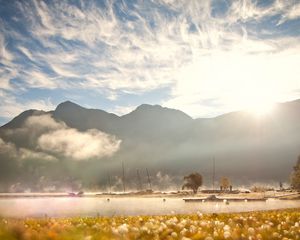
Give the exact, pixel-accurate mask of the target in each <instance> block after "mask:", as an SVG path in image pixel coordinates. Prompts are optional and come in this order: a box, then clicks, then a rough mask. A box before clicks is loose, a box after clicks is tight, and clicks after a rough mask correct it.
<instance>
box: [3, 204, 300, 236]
mask: <svg viewBox="0 0 300 240" xmlns="http://www.w3.org/2000/svg"><path fill="white" fill-rule="evenodd" d="M0 239H5V240H6V239H7V240H14V239H17V240H34V239H36V240H38V239H47V240H55V239H56V240H60V239H62V240H71V239H80V240H96V239H170V240H171V239H182V240H188V239H194V240H196V239H198V240H201V239H204V240H221V239H228V240H230V239H240V240H244V239H245V240H246V239H247V240H256V239H257V240H259V239H274V240H275V239H282V240H288V239H290V240H297V239H300V208H297V209H286V210H275V211H256V212H244V213H221V214H215V213H213V214H202V213H200V212H197V213H195V214H190V215H164V216H114V217H78V218H77V217H75V218H46V217H45V218H28V219H27V218H26V219H13V218H0Z"/></svg>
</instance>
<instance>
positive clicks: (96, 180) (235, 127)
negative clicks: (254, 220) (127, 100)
mask: <svg viewBox="0 0 300 240" xmlns="http://www.w3.org/2000/svg"><path fill="white" fill-rule="evenodd" d="M299 119H300V100H295V101H291V102H286V103H279V104H276V107H275V108H274V110H273V112H272V113H270V114H268V115H265V116H261V117H257V116H254V115H253V114H251V113H250V112H248V111H237V112H231V113H228V114H224V115H221V116H218V117H215V118H205V119H204V118H197V119H193V118H191V117H190V116H189V115H187V114H185V113H184V112H182V111H179V110H175V109H170V108H165V107H161V106H159V105H148V104H143V105H140V106H139V107H137V108H136V109H135V110H134V111H132V112H130V113H128V114H126V115H123V116H117V115H115V114H112V113H108V112H106V111H103V110H98V109H87V108H84V107H82V106H80V105H77V104H75V103H73V102H70V101H67V102H63V103H61V104H59V105H58V106H57V107H56V109H55V110H54V111H49V112H45V111H41V110H27V111H25V112H23V113H21V114H20V115H18V116H16V117H15V118H14V119H12V120H11V121H10V122H8V123H7V124H5V125H3V126H2V127H0V190H1V191H8V190H9V189H11V188H12V186H13V187H15V186H16V184H19V185H20V184H21V183H22V185H23V186H24V187H25V186H26V188H30V189H40V188H42V187H45V186H48V185H55V186H56V187H57V186H58V185H60V186H62V185H64V186H70V185H72V186H73V185H75V183H76V184H77V185H80V186H84V187H89V188H93V187H97V186H98V187H99V186H100V187H101V186H102V187H103V186H106V185H107V179H108V178H112V182H113V185H114V187H115V188H116V189H118V188H120V184H121V178H120V177H119V176H121V166H122V163H124V165H125V173H126V181H127V182H128V185H129V186H131V187H132V188H134V186H135V182H136V170H137V169H139V170H140V171H141V172H143V171H145V169H146V168H147V169H149V171H150V172H151V177H152V181H153V184H154V185H155V186H157V188H169V187H171V186H172V187H177V188H179V187H180V184H181V182H182V177H183V176H184V175H186V174H188V173H190V172H194V171H197V172H200V173H201V174H202V175H203V176H204V185H206V186H210V185H211V181H212V180H211V175H212V166H213V162H215V174H216V181H219V178H221V177H223V176H226V177H228V178H229V179H230V181H231V183H232V184H233V185H234V186H235V185H242V184H258V183H262V182H264V183H274V182H276V183H277V182H279V181H282V182H288V181H289V175H290V173H291V171H292V168H293V165H294V164H295V162H296V159H297V156H298V155H299V154H300V132H299V130H300V121H299Z"/></svg>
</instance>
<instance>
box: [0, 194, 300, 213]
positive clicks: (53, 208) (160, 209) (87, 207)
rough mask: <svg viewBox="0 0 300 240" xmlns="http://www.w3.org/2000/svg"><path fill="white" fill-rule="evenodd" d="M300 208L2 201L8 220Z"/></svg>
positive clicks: (284, 204)
mask: <svg viewBox="0 0 300 240" xmlns="http://www.w3.org/2000/svg"><path fill="white" fill-rule="evenodd" d="M295 207H300V201H295V200H294V201H287V200H285V201H282V200H274V199H270V200H267V201H266V202H229V204H226V203H223V202H220V203H215V202H190V203H185V202H184V201H183V200H182V199H181V198H165V201H164V200H163V199H162V198H142V197H137V198H133V197H130V198H125V197H124V198H110V199H109V201H108V199H107V198H68V197H65V198H64V197H62V198H51V197H49V198H7V199H0V215H1V216H5V217H44V216H45V215H47V216H49V217H71V216H115V215H162V214H173V213H176V214H183V213H196V212H197V211H200V212H203V213H213V212H215V213H219V212H242V211H256V210H271V209H280V208H295Z"/></svg>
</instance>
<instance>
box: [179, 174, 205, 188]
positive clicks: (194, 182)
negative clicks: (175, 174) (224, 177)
mask: <svg viewBox="0 0 300 240" xmlns="http://www.w3.org/2000/svg"><path fill="white" fill-rule="evenodd" d="M183 179H184V181H185V183H184V184H183V186H182V190H183V189H185V188H188V189H192V190H193V192H194V193H197V191H198V188H199V187H200V186H201V185H202V176H201V174H199V173H192V174H190V175H188V176H185V177H184V178H183Z"/></svg>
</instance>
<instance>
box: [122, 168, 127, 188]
mask: <svg viewBox="0 0 300 240" xmlns="http://www.w3.org/2000/svg"><path fill="white" fill-rule="evenodd" d="M122 172H123V179H122V180H123V191H124V192H125V190H126V189H125V170H124V162H122Z"/></svg>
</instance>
